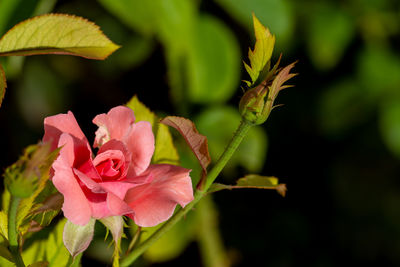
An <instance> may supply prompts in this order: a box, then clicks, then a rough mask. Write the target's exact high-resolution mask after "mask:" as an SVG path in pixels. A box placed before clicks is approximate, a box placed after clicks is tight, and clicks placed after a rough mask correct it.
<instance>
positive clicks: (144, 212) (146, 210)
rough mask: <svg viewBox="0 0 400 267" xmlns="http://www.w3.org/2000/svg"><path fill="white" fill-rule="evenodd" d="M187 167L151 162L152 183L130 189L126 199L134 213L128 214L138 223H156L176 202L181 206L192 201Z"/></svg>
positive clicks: (166, 214) (161, 219)
mask: <svg viewBox="0 0 400 267" xmlns="http://www.w3.org/2000/svg"><path fill="white" fill-rule="evenodd" d="M189 172H190V170H188V169H185V168H182V167H179V166H174V165H167V164H159V165H150V167H149V168H148V170H146V172H145V174H148V173H149V174H151V175H153V176H154V179H153V181H152V182H151V183H148V184H143V185H139V186H136V187H134V188H132V189H130V190H129V191H128V192H127V193H126V196H125V199H124V200H125V202H126V203H128V205H129V206H130V207H131V208H132V210H133V211H134V213H132V214H130V215H128V216H129V217H131V218H132V219H133V220H134V221H135V223H136V224H137V225H139V226H143V227H150V226H155V225H157V224H159V223H161V222H163V221H165V220H167V219H168V218H169V217H171V216H172V214H173V212H174V209H175V206H176V204H178V203H179V204H180V205H181V206H182V207H184V206H185V205H186V204H188V203H189V202H190V201H192V200H193V189H192V181H191V179H190V176H189Z"/></svg>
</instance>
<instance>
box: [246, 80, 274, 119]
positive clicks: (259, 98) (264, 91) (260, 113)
mask: <svg viewBox="0 0 400 267" xmlns="http://www.w3.org/2000/svg"><path fill="white" fill-rule="evenodd" d="M267 95H268V87H267V85H266V82H265V81H264V82H262V83H261V84H260V85H258V86H257V87H255V88H251V89H249V90H248V91H247V92H246V93H245V94H244V95H243V97H242V98H241V99H240V102H239V111H240V115H242V117H243V118H244V119H245V120H246V121H247V122H250V123H251V124H255V125H258V124H261V123H263V122H264V121H265V120H266V119H267V118H268V115H269V112H268V111H267V110H265V108H266V101H265V97H266V96H267Z"/></svg>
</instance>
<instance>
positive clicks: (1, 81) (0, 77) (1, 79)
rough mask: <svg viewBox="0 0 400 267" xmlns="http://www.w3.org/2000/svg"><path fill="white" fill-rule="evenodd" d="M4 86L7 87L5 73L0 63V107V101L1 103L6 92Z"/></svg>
mask: <svg viewBox="0 0 400 267" xmlns="http://www.w3.org/2000/svg"><path fill="white" fill-rule="evenodd" d="M6 88H7V80H6V74H5V73H4V70H3V67H2V66H1V64H0V107H1V103H3V99H4V94H5V93H6Z"/></svg>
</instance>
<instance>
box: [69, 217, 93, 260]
mask: <svg viewBox="0 0 400 267" xmlns="http://www.w3.org/2000/svg"><path fill="white" fill-rule="evenodd" d="M95 223H96V220H95V219H93V218H91V219H90V221H89V222H88V223H87V224H86V225H83V226H81V225H76V224H73V223H72V222H70V221H68V220H67V222H66V223H65V226H64V233H63V240H64V245H65V247H66V248H67V249H68V251H69V253H70V254H71V256H72V257H75V256H76V255H78V254H80V253H82V252H83V251H85V250H86V249H87V248H88V246H89V245H90V242H92V239H93V234H94V224H95Z"/></svg>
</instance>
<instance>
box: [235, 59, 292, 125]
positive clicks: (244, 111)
mask: <svg viewBox="0 0 400 267" xmlns="http://www.w3.org/2000/svg"><path fill="white" fill-rule="evenodd" d="M278 63H279V61H278ZM295 63H296V62H294V63H292V64H290V65H288V66H286V67H285V68H283V69H282V70H279V69H278V68H277V67H278V66H277V65H275V67H274V68H273V69H272V70H271V71H270V72H269V73H268V74H267V78H266V79H265V80H264V81H263V82H262V83H261V84H260V85H258V86H257V87H255V88H251V89H249V90H248V91H247V92H246V93H245V94H244V95H243V97H242V98H241V99H240V102H239V111H240V114H241V115H242V118H243V119H245V120H246V121H247V122H249V123H251V124H254V125H259V124H262V123H264V122H265V121H266V120H267V118H268V116H269V114H270V113H271V111H272V109H273V108H274V107H275V106H274V101H275V99H276V97H277V96H278V93H279V91H280V90H282V89H285V88H287V87H290V85H283V84H284V83H285V82H286V81H287V80H289V79H290V78H292V77H294V76H295V75H296V74H294V73H290V70H291V69H292V68H293V67H294V64H295Z"/></svg>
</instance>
